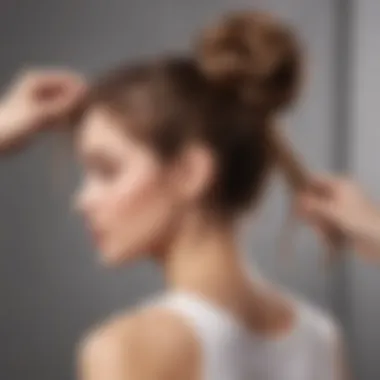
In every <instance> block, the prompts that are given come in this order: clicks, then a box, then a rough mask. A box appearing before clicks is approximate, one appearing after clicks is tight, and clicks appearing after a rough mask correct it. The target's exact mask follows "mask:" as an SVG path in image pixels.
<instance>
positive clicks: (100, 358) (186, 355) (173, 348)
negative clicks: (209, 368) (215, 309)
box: [78, 308, 200, 380]
mask: <svg viewBox="0 0 380 380" xmlns="http://www.w3.org/2000/svg"><path fill="white" fill-rule="evenodd" d="M199 351H200V350H199V348H198V343H197V341H196V339H195V336H194V334H193V332H192V330H191V329H190V328H189V327H188V326H187V324H186V323H185V321H184V320H183V319H182V318H181V317H180V316H179V315H177V314H174V313H172V312H170V311H169V310H164V309H159V308H151V309H147V310H144V311H139V312H137V313H135V314H126V315H120V316H118V317H116V318H113V319H112V320H110V321H108V322H106V323H105V324H103V325H102V326H100V327H99V328H97V329H95V330H94V331H92V332H90V333H89V334H88V335H87V336H86V337H85V338H84V339H83V341H82V342H81V344H80V346H79V350H78V355H79V363H78V364H79V371H80V375H81V377H80V378H81V379H84V380H98V379H104V378H107V379H109V380H119V379H120V380H121V379H125V378H129V377H127V376H130V378H136V379H139V378H144V379H150V378H152V379H155V380H156V379H157V380H159V379H161V378H162V379H172V378H173V379H175V378H178V376H180V377H181V378H183V379H187V378H189V379H191V378H194V376H195V373H194V371H195V370H196V368H197V367H199V365H198V362H199V358H198V355H199ZM111 374H112V375H111ZM102 376H103V377H102Z"/></svg>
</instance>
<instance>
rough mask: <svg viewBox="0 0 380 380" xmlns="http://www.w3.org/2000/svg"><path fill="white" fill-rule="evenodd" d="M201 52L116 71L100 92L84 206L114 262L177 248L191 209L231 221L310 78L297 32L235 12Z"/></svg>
mask: <svg viewBox="0 0 380 380" xmlns="http://www.w3.org/2000/svg"><path fill="white" fill-rule="evenodd" d="M194 50H195V51H194V54H193V56H190V57H183V58H182V57H167V58H163V59H157V60H155V61H154V60H152V61H148V62H144V63H140V64H137V65H131V66H127V67H125V68H121V69H118V70H115V71H113V72H112V73H111V74H109V75H107V76H105V77H104V78H102V79H101V80H100V81H99V82H98V84H97V85H96V86H94V88H93V91H92V92H91V94H90V97H89V102H88V105H87V107H86V108H87V110H86V113H85V115H84V117H83V120H82V125H81V128H80V132H79V139H78V142H79V151H80V155H81V156H82V157H83V161H84V164H85V165H84V166H85V172H86V176H85V180H84V183H83V187H82V190H81V193H80V195H79V205H80V208H81V210H82V211H83V213H84V215H85V216H86V218H87V220H88V222H89V224H90V226H91V228H92V229H93V230H94V231H95V234H96V235H97V238H98V239H99V244H100V249H101V250H102V251H103V252H104V253H106V256H107V258H108V260H109V261H111V262H114V261H115V262H119V261H120V260H123V259H125V258H128V257H132V256H133V257H134V256H136V255H137V254H138V253H139V252H144V251H145V252H146V251H155V250H161V249H165V246H166V244H168V243H169V242H170V239H171V237H172V234H173V233H174V232H175V231H176V228H177V227H178V226H181V224H182V223H183V222H184V220H186V218H188V217H189V216H194V215H198V216H205V217H208V216H212V217H213V218H212V220H218V219H219V220H223V221H225V220H231V219H232V218H234V217H236V215H238V214H239V213H241V212H242V211H243V210H245V209H246V208H247V207H248V206H249V205H251V204H254V203H256V202H257V200H258V199H259V196H260V193H261V190H262V188H263V185H264V182H265V178H266V176H267V174H268V173H269V171H270V169H271V166H272V163H273V151H272V148H273V147H272V146H271V143H270V126H271V123H272V122H273V118H274V117H275V116H276V115H277V113H278V112H279V111H280V110H282V109H283V108H285V107H286V106H288V104H289V103H290V101H291V100H292V99H293V97H294V94H295V90H296V88H297V84H298V79H299V66H300V63H299V58H300V57H299V52H298V46H297V43H296V41H295V39H294V37H293V35H292V33H291V32H290V31H289V30H288V29H287V27H285V26H283V25H281V24H279V23H278V22H276V21H275V20H273V19H272V18H270V17H269V16H267V15H262V14H258V13H244V14H243V13H241V14H229V15H227V16H226V17H224V18H223V19H222V20H220V21H219V22H218V23H216V24H215V25H214V26H212V27H210V28H209V29H207V30H205V31H204V32H203V34H202V35H201V37H200V39H199V40H198V41H197V43H196V45H195V49H194Z"/></svg>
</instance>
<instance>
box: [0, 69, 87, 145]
mask: <svg viewBox="0 0 380 380" xmlns="http://www.w3.org/2000/svg"><path fill="white" fill-rule="evenodd" d="M85 90H86V86H85V83H84V81H83V79H82V78H81V77H80V76H78V75H76V74H74V73H71V72H68V71H59V70H57V71H53V70H50V71H31V72H28V73H26V74H24V75H22V76H21V77H19V78H18V79H17V80H16V81H15V83H14V84H13V85H12V86H11V88H10V89H9V90H8V92H7V93H6V94H5V95H4V96H3V98H2V100H1V102H0V149H1V147H4V146H8V145H13V144H14V143H17V142H18V141H19V140H23V139H25V138H27V137H30V136H31V135H33V134H34V133H36V132H37V131H39V130H41V129H42V128H44V127H46V126H50V125H52V124H55V123H58V122H60V121H63V120H64V118H65V116H66V115H68V113H69V112H70V111H71V110H72V109H73V107H75V105H76V104H77V102H78V101H80V99H81V98H82V96H83V95H84V93H85Z"/></svg>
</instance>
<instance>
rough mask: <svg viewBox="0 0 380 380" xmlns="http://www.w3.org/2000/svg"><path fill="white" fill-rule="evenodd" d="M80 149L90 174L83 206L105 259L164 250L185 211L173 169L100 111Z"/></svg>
mask: <svg viewBox="0 0 380 380" xmlns="http://www.w3.org/2000/svg"><path fill="white" fill-rule="evenodd" d="M124 122H125V121H124ZM77 150H78V154H79V158H80V161H81V164H82V166H83V171H84V177H83V182H82V186H81V188H80V190H79V192H78V196H77V199H76V200H77V207H78V209H79V211H80V212H81V213H82V215H83V217H84V219H85V223H86V226H87V227H88V229H89V231H90V234H91V236H92V238H93V240H94V242H95V244H96V246H97V248H98V249H99V251H100V252H101V253H102V258H103V260H104V261H105V262H107V263H109V264H118V263H120V262H122V261H125V260H128V259H131V258H136V257H137V256H139V255H141V254H143V253H148V252H149V253H151V251H156V250H158V249H159V247H160V245H162V244H163V241H164V239H165V238H167V235H168V234H169V232H170V229H171V225H172V224H173V223H174V221H175V219H176V217H178V209H180V207H178V202H180V199H179V197H178V196H177V195H178V193H176V191H175V190H176V186H175V184H174V183H173V178H174V177H173V176H172V173H171V171H170V169H169V168H168V167H167V166H163V165H162V163H160V162H159V160H158V158H157V156H156V155H155V154H154V152H153V150H152V149H149V148H148V147H147V146H146V145H144V144H142V143H139V142H138V141H137V140H136V139H134V138H133V137H132V136H129V134H128V130H126V128H125V127H124V128H123V127H122V126H121V124H120V121H119V120H118V119H117V118H116V117H115V116H113V115H111V114H110V113H108V112H107V111H106V110H104V109H102V108H100V107H99V108H97V107H94V108H93V109H90V110H89V111H88V112H87V114H86V115H85V117H84V120H83V122H82V125H81V128H80V130H79V133H78V136H77ZM175 210H177V212H176V211H175Z"/></svg>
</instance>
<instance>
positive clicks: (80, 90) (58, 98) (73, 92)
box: [28, 70, 87, 119]
mask: <svg viewBox="0 0 380 380" xmlns="http://www.w3.org/2000/svg"><path fill="white" fill-rule="evenodd" d="M29 75H30V77H29V78H28V81H29V91H30V94H29V96H30V97H31V98H32V99H31V101H32V103H33V104H35V106H36V107H38V108H39V109H41V110H42V113H43V115H44V116H45V118H47V119H49V118H52V117H55V118H56V117H58V118H59V117H61V116H64V115H65V114H66V113H68V112H70V110H71V109H72V108H73V107H74V106H75V105H76V104H77V103H78V102H79V101H80V100H81V99H82V98H83V97H84V96H85V94H86V92H87V85H86V82H85V80H84V78H83V77H81V76H80V75H77V74H75V73H72V72H68V71H55V70H50V71H48V72H34V73H31V74H29Z"/></svg>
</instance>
